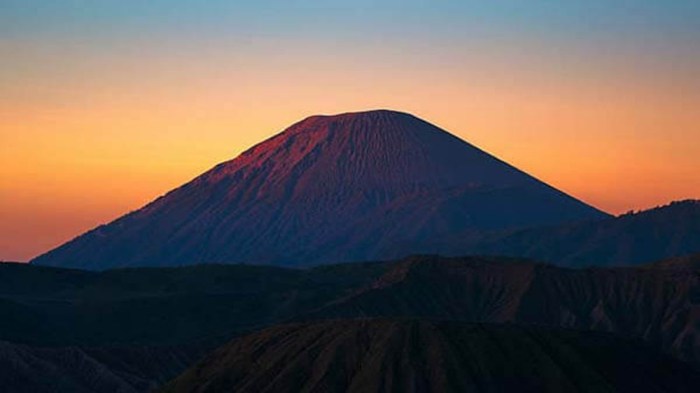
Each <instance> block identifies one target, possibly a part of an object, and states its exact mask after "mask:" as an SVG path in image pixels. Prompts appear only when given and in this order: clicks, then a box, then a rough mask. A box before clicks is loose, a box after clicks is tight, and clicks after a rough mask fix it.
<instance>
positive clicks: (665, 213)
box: [436, 200, 700, 266]
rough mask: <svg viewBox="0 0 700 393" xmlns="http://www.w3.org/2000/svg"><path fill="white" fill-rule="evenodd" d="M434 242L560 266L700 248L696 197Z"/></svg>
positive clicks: (623, 261) (643, 259)
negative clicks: (596, 217)
mask: <svg viewBox="0 0 700 393" xmlns="http://www.w3.org/2000/svg"><path fill="white" fill-rule="evenodd" d="M462 238H464V239H465V241H464V243H463V244H462V245H461V246H460V247H457V248H454V247H452V248H451V246H449V245H448V244H456V242H455V241H454V240H448V241H447V242H444V243H443V245H444V247H442V248H441V247H436V248H437V249H440V250H441V251H443V252H445V253H448V254H455V255H459V254H463V253H466V252H467V251H468V252H469V253H481V254H493V255H511V256H518V257H527V258H533V259H537V260H542V261H548V262H552V263H555V264H558V265H563V266H593V265H597V266H621V265H635V264H642V263H649V262H653V261H658V260H660V259H664V258H670V257H677V256H684V255H689V254H693V253H700V201H695V200H687V201H679V202H673V203H671V204H670V205H666V206H661V207H658V208H655V209H650V210H645V211H641V212H637V213H632V214H625V215H622V216H619V217H615V218H608V219H603V220H594V221H586V222H580V223H574V224H565V225H561V226H556V227H547V228H535V229H525V230H521V231H517V232H515V233H509V234H506V235H503V234H500V233H499V234H495V235H492V236H491V237H487V238H486V239H485V240H481V241H479V242H473V241H471V240H470V239H469V235H464V236H462Z"/></svg>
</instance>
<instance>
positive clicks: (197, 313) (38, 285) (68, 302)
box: [0, 263, 387, 345]
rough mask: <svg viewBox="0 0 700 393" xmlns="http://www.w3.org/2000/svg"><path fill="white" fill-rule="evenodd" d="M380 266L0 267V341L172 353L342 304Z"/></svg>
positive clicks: (380, 269) (376, 273)
mask: <svg viewBox="0 0 700 393" xmlns="http://www.w3.org/2000/svg"><path fill="white" fill-rule="evenodd" d="M386 267H387V265H386V264H382V263H360V264H347V265H333V266H323V267H318V268H314V269H310V270H297V269H285V268H278V267H270V266H246V265H200V266H192V267H179V268H158V269H155V268H141V269H120V270H111V271H104V272H90V271H81V270H70V269H59V268H50V267H41V266H33V265H26V264H2V265H0V321H3V323H0V340H7V341H14V342H23V343H28V344H36V345H104V344H139V345H146V344H178V343H188V342H192V341H198V340H201V339H203V338H211V339H216V338H217V337H218V338H219V339H222V338H223V339H227V338H230V337H231V335H232V334H235V333H236V332H239V331H245V330H249V329H254V328H258V327H262V326H268V325H270V324H272V323H276V322H279V321H281V320H286V319H290V318H292V317H294V316H295V315H297V314H299V313H304V312H308V311H309V310H312V309H315V308H318V307H320V306H321V305H323V304H325V303H327V302H329V301H331V300H334V299H337V298H338V297H341V296H344V295H347V294H348V293H351V292H352V291H354V290H356V289H357V288H358V287H362V286H364V285H367V284H368V283H369V282H371V280H373V279H375V278H376V277H378V276H379V275H381V274H382V273H383V272H384V271H385V269H386Z"/></svg>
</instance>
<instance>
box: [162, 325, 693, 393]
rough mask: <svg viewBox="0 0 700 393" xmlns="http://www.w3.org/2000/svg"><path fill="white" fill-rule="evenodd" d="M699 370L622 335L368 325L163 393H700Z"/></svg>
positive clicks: (181, 382)
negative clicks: (695, 392) (698, 391)
mask: <svg viewBox="0 0 700 393" xmlns="http://www.w3.org/2000/svg"><path fill="white" fill-rule="evenodd" d="M699 383H700V374H699V373H698V371H697V370H695V369H693V368H692V367H691V366H689V365H687V364H684V363H682V362H679V361H678V360H674V359H672V358H669V357H667V356H664V355H661V354H660V353H658V352H655V351H654V350H652V349H650V348H648V347H646V346H645V345H643V344H642V343H640V342H633V341H629V340H623V339H620V338H617V337H614V336H610V335H605V334H600V333H592V332H574V331H562V330H551V329H541V328H539V329H536V328H522V327H516V326H507V325H505V326H496V325H468V324H463V323H456V322H449V323H448V322H427V321H413V320H385V319H380V320H359V321H342V320H339V321H330V322H322V323H312V324H301V325H286V326H278V327H274V328H270V329H267V330H264V331H262V332H258V333H255V334H252V335H249V336H246V337H242V338H239V339H236V340H234V341H232V342H231V343H229V344H228V345H226V346H224V347H221V348H220V349H218V350H217V351H216V352H214V353H213V354H212V355H210V356H208V357H207V358H206V359H204V360H203V361H202V362H200V363H198V364H197V365H196V366H194V367H192V368H191V369H189V370H188V371H187V372H185V373H184V374H183V375H181V376H180V377H178V378H177V379H175V380H174V381H173V382H171V383H170V384H168V385H167V386H166V387H165V388H164V389H162V391H163V392H188V393H190V392H212V393H213V392H232V391H235V392H421V393H427V392H511V391H517V392H596V393H597V392H640V391H654V392H691V391H694V389H696V387H697V386H698V384H699Z"/></svg>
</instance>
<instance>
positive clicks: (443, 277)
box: [0, 256, 700, 364]
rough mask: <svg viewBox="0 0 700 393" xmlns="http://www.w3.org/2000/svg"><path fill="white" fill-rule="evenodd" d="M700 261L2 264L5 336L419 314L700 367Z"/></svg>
mask: <svg viewBox="0 0 700 393" xmlns="http://www.w3.org/2000/svg"><path fill="white" fill-rule="evenodd" d="M699 261H700V256H698V257H695V258H684V259H682V260H670V261H666V262H661V263H659V264H654V265H650V266H643V267H626V268H591V269H565V268H559V267H554V266H548V265H544V264H539V263H534V262H532V261H527V260H522V259H509V258H496V257H488V258H487V257H471V258H440V257H430V256H425V257H412V258H406V259H404V260H399V261H393V262H382V263H350V264H344V265H328V266H321V267H316V268H313V269H307V270H297V269H288V268H273V267H268V266H241V265H202V266H190V267H179V268H159V269H153V268H140V269H124V270H115V271H106V272H83V271H76V270H67V269H58V268H47V267H38V266H24V265H8V266H2V265H0V321H3V323H2V324H0V340H7V341H14V342H23V343H29V344H33V345H47V344H50V345H63V346H65V345H81V346H86V345H89V346H95V345H106V344H120V345H125V344H138V345H154V344H158V345H163V344H169V345H175V344H182V343H191V342H195V341H196V342H201V341H202V340H205V341H206V342H210V343H212V344H219V343H221V342H222V341H224V340H226V339H229V338H231V337H233V336H234V335H237V334H241V333H244V332H249V331H251V330H255V329H259V328H263V327H266V326H270V325H272V324H275V323H280V322H285V321H286V322H289V321H295V320H296V321H309V320H322V319H328V318H356V317H367V316H370V317H372V316H374V317H415V318H427V319H456V320H463V321H470V322H490V323H502V322H512V323H522V324H535V325H541V326H550V327H566V328H572V329H581V330H600V331H606V332H612V333H615V334H618V335H620V336H623V337H638V338H642V339H644V340H645V341H647V342H648V343H650V344H652V345H654V346H655V347H657V348H660V349H663V350H664V351H665V352H667V353H670V354H673V355H675V356H677V357H679V358H682V359H685V360H689V361H693V362H696V363H697V364H700V296H699V294H700V275H699V274H698V272H699V271H698V269H697V268H696V266H699V263H700V262H699Z"/></svg>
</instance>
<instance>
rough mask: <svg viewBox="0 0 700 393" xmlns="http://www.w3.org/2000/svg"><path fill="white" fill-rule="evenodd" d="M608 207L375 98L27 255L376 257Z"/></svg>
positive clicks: (66, 261)
mask: <svg viewBox="0 0 700 393" xmlns="http://www.w3.org/2000/svg"><path fill="white" fill-rule="evenodd" d="M603 217H606V215H605V214H604V213H602V212H600V211H598V210H596V209H594V208H592V207H590V206H588V205H585V204H583V203H582V202H580V201H578V200H575V199H573V198H571V197H569V196H567V195H565V194H563V193H561V192H560V191H557V190H555V189H553V188H551V187H549V186H547V185H546V184H544V183H542V182H540V181H538V180H536V179H534V178H532V177H530V176H528V175H527V174H525V173H523V172H521V171H519V170H517V169H515V168H513V167H511V166H509V165H507V164H506V163H504V162H502V161H500V160H498V159H496V158H494V157H492V156H490V155H488V154H487V153H485V152H483V151H481V150H479V149H477V148H476V147H474V146H472V145H470V144H468V143H466V142H464V141H462V140H460V139H458V138H456V137H454V136H452V135H450V134H449V133H447V132H445V131H443V130H441V129H439V128H437V127H435V126H433V125H431V124H429V123H427V122H425V121H422V120H420V119H418V118H416V117H413V116H411V115H408V114H404V113H398V112H392V111H371V112H361V113H348V114H342V115H336V116H313V117H310V118H307V119H305V120H303V121H301V122H299V123H297V124H295V125H293V126H291V127H289V128H288V129H287V130H285V131H284V132H282V133H281V134H278V135H277V136H274V137H272V138H270V139H268V140H267V141H265V142H263V143H261V144H259V145H257V146H255V147H253V148H251V149H250V150H248V151H246V152H244V153H243V154H241V155H240V156H239V157H237V158H236V159H234V160H232V161H228V162H225V163H223V164H220V165H217V166H216V167H214V168H213V169H212V170H210V171H208V172H206V173H204V174H203V175H201V176H199V177H198V178H196V179H194V180H193V181H191V182H189V183H187V184H185V185H184V186H182V187H180V188H178V189H176V190H173V191H171V192H170V193H168V194H167V195H165V196H164V197H161V198H159V199H157V200H156V201H154V202H152V203H150V204H149V205H147V206H145V207H144V208H142V209H140V210H138V211H136V212H133V213H130V214H128V215H126V216H124V217H122V218H120V219H118V220H116V221H114V222H112V223H110V224H108V225H104V226H101V227H98V228H96V229H94V230H92V231H90V232H88V233H86V234H84V235H82V236H80V237H78V238H76V239H74V240H73V241H70V242H68V243H66V244H64V245H63V246H61V247H59V248H57V249H55V250H52V251H50V252H48V253H46V254H44V255H41V256H39V257H38V258H36V259H35V260H34V261H33V263H35V264H39V265H50V266H64V267H78V268H87V269H106V268H112V267H118V266H163V265H182V264H193V263H202V262H208V263H211V262H220V263H239V262H242V263H253V264H276V265H288V266H299V265H310V264H318V263H329V262H344V261H356V260H377V259H388V258H395V257H401V256H405V255H409V254H412V253H418V252H421V253H425V252H431V251H433V250H432V249H431V248H430V247H429V246H428V244H430V243H432V242H434V239H439V238H441V237H443V236H446V235H449V234H454V233H468V232H470V231H481V230H500V229H507V228H522V227H528V226H534V225H544V224H558V223H562V222H567V221H575V220H582V219H594V218H603ZM457 241H462V240H461V239H458V240H457Z"/></svg>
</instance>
